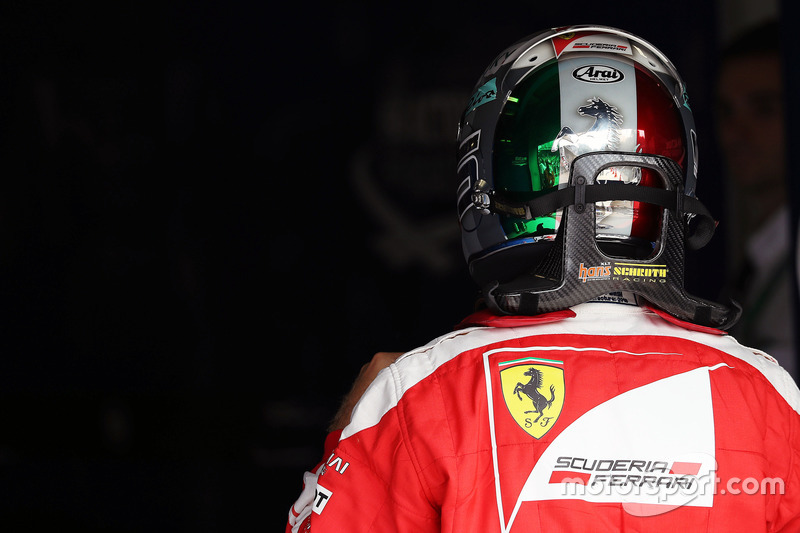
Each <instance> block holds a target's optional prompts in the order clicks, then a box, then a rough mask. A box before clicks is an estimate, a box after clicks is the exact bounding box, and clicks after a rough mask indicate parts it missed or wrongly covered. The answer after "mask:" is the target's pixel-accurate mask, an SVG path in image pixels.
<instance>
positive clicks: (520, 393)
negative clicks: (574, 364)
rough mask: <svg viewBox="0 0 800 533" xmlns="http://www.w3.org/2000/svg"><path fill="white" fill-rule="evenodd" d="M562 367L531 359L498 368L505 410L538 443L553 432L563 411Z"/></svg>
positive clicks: (515, 361) (542, 360)
mask: <svg viewBox="0 0 800 533" xmlns="http://www.w3.org/2000/svg"><path fill="white" fill-rule="evenodd" d="M563 364H564V363H563V362H562V361H554V360H549V359H540V358H532V357H528V358H524V359H515V360H513V361H505V362H501V363H500V364H499V366H500V382H501V384H502V390H503V399H504V400H505V402H506V407H507V408H508V411H509V413H510V414H511V416H512V417H513V418H514V420H515V421H516V422H517V424H519V427H521V428H522V429H523V430H524V431H525V432H527V433H528V434H529V435H530V436H532V437H534V438H536V439H541V438H542V437H543V436H544V435H545V434H546V433H547V432H548V431H550V428H552V427H553V426H554V425H555V423H556V420H558V416H559V415H560V414H561V409H562V408H563V407H564V368H563Z"/></svg>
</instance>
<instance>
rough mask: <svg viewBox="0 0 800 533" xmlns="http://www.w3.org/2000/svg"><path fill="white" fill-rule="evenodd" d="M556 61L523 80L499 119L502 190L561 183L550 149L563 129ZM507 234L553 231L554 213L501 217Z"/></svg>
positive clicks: (497, 164) (497, 161) (498, 183)
mask: <svg viewBox="0 0 800 533" xmlns="http://www.w3.org/2000/svg"><path fill="white" fill-rule="evenodd" d="M558 84H559V82H558V65H557V63H556V61H555V60H554V61H553V62H552V63H551V64H550V65H545V66H543V67H542V68H541V69H537V71H536V72H535V73H534V75H532V76H531V77H530V78H529V79H527V80H525V81H523V82H522V83H521V84H519V85H518V86H517V88H516V89H515V90H514V93H513V94H512V95H511V96H510V97H509V98H508V100H507V102H506V104H505V106H504V108H503V111H502V114H501V116H500V119H499V120H498V123H497V130H496V136H495V146H494V148H495V150H494V154H495V156H494V184H495V188H496V190H498V191H503V192H504V193H507V194H508V195H509V196H510V197H513V196H514V193H525V194H527V196H528V197H530V193H537V192H542V191H546V190H548V189H550V188H552V187H556V186H558V182H559V172H560V161H559V152H558V150H556V151H555V152H554V151H553V150H552V148H553V141H554V139H555V138H556V136H557V135H558V132H559V131H560V127H561V126H560V121H561V110H560V99H559V87H558ZM501 223H502V226H503V230H504V231H505V232H506V235H507V237H508V238H510V239H513V238H516V237H523V236H531V237H540V236H547V235H553V234H554V233H555V231H556V228H557V221H556V214H555V213H551V214H549V215H546V216H541V217H537V218H535V219H533V220H524V219H520V218H515V217H502V221H501Z"/></svg>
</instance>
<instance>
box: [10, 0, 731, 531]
mask: <svg viewBox="0 0 800 533" xmlns="http://www.w3.org/2000/svg"><path fill="white" fill-rule="evenodd" d="M266 4H267V3H266V2H252V3H236V2H234V3H225V5H224V6H223V5H217V4H215V3H212V2H186V3H178V2H166V3H160V4H158V5H156V4H152V5H147V4H145V3H142V2H110V3H107V4H106V5H105V7H98V6H97V5H94V3H90V4H89V5H87V6H86V7H76V6H69V7H67V6H65V5H62V3H56V2H27V3H24V4H23V3H20V5H18V6H8V5H4V7H3V8H2V10H3V12H2V16H1V17H0V21H1V22H0V24H2V32H0V33H1V34H2V35H1V36H0V42H1V43H2V47H0V57H1V58H2V59H1V60H0V69H2V70H0V91H2V93H0V113H1V115H0V120H2V127H0V134H1V135H2V138H1V139H0V155H1V156H2V159H0V162H2V164H3V168H4V171H3V176H2V180H0V187H2V189H0V302H2V305H0V528H2V530H3V531H46V530H61V531H64V530H67V531H69V530H76V531H77V530H80V531H87V532H94V531H107V532H139V531H148V532H154V531H196V532H212V531H242V532H244V531H276V530H277V531H280V530H281V528H282V527H283V524H284V521H285V518H286V514H287V512H288V509H289V506H290V505H291V503H292V502H293V501H294V499H295V497H296V496H297V495H298V494H299V491H300V487H301V480H302V472H303V470H304V469H305V468H309V467H311V466H313V464H314V463H315V462H316V461H317V460H318V459H319V458H320V457H319V456H320V454H321V453H322V442H323V439H324V435H325V425H326V423H327V421H328V420H329V419H330V417H331V416H332V414H333V413H334V411H335V409H336V407H337V404H338V400H339V398H340V397H341V396H342V395H343V394H344V393H345V392H346V391H347V389H348V388H349V385H350V382H351V380H352V378H353V377H354V376H355V374H356V373H357V371H358V369H359V368H360V366H361V364H363V363H364V362H365V361H367V360H368V359H369V358H370V357H371V355H372V353H374V352H375V351H378V350H405V349H410V348H412V347H414V346H417V345H419V344H422V343H424V342H427V341H428V340H430V339H431V338H433V337H435V336H438V335H440V334H442V333H445V332H446V331H447V330H449V329H450V328H452V326H453V325H454V324H455V323H456V322H458V321H459V320H460V318H461V317H463V316H464V315H466V314H467V313H468V312H469V311H470V308H471V305H472V301H473V298H474V296H475V289H474V287H473V286H472V284H471V281H470V280H469V278H468V276H467V274H466V272H465V268H464V267H463V266H462V259H461V256H460V251H459V242H458V232H457V229H456V226H455V223H456V222H455V202H454V195H453V192H454V184H455V177H454V172H453V168H454V161H453V157H454V140H455V134H456V131H455V130H456V124H457V121H458V116H459V113H460V111H461V109H462V106H463V105H464V103H465V102H466V100H467V99H468V97H469V96H470V94H471V89H472V87H473V84H474V83H475V81H476V80H477V78H478V76H479V74H480V73H481V72H482V70H483V68H484V67H485V66H486V65H487V64H488V63H489V62H490V61H491V60H492V59H493V58H494V56H495V55H496V54H497V53H499V52H500V51H501V50H502V49H503V48H505V47H506V46H507V45H509V44H511V43H512V42H514V41H515V40H517V39H518V38H520V37H522V36H524V35H527V34H529V33H532V32H534V31H537V30H540V29H543V28H546V27H550V26H557V25H567V24H575V23H599V24H608V25H614V26H618V27H621V28H624V29H628V30H630V31H633V32H634V33H637V34H639V35H641V36H643V37H644V38H645V39H647V40H649V41H650V42H652V43H653V44H655V45H656V46H658V47H659V48H661V49H662V50H663V51H664V52H665V53H666V54H667V55H668V56H669V57H670V58H671V59H672V60H673V62H674V63H675V64H676V66H677V67H678V69H679V70H680V71H681V73H682V74H683V76H684V78H685V80H686V81H687V84H688V87H689V91H690V95H691V97H692V101H691V103H692V107H693V109H694V111H695V119H696V121H697V125H698V132H699V137H700V179H701V182H700V185H699V191H700V195H701V199H702V200H703V201H704V202H705V203H706V204H707V205H708V206H709V207H710V208H711V210H712V212H714V213H715V214H717V213H718V214H719V216H722V211H723V207H722V206H723V193H722V186H721V183H722V182H721V177H720V176H719V173H718V172H717V170H716V158H717V155H716V148H715V146H714V137H713V122H712V111H713V106H712V104H713V102H712V92H711V82H712V80H713V74H714V67H715V54H716V50H717V46H716V43H717V30H716V25H715V22H714V21H715V15H716V14H715V11H714V5H713V4H712V3H704V2H696V1H689V0H678V1H674V2H670V3H669V8H668V9H667V8H666V7H660V6H656V5H651V7H650V8H647V7H646V3H643V2H618V3H614V4H608V5H604V6H600V5H599V4H597V2H588V1H585V0H580V1H573V2H569V3H568V4H567V3H565V4H563V5H562V6H559V5H558V4H557V3H554V2H532V3H519V4H507V5H506V4H503V5H499V4H498V5H495V4H490V3H464V2H461V3H458V4H456V3H452V4H449V5H447V4H440V3H437V4H432V3H423V2H403V3H397V4H395V5H393V6H392V7H379V6H374V5H373V6H364V5H360V4H356V3H346V4H336V3H302V4H301V3H294V5H286V3H283V4H281V5H277V6H276V5H271V6H267V5H266ZM653 4H655V3H653ZM648 9H649V10H648ZM643 10H644V11H643ZM687 13H691V16H687ZM723 223H724V220H723ZM722 241H723V239H720V238H718V239H716V243H715V244H713V245H712V246H710V247H709V248H708V249H706V250H705V251H703V252H702V253H701V254H700V255H699V256H697V257H696V258H695V259H692V261H697V262H698V264H703V266H704V268H702V269H698V272H700V274H699V275H698V276H696V277H694V278H692V279H690V280H688V285H689V288H690V289H691V290H692V291H693V292H695V293H698V294H700V295H701V296H707V297H711V298H713V297H715V296H716V292H717V291H718V290H719V288H720V283H721V280H722V276H721V275H720V273H721V272H723V271H724V262H723V261H720V260H719V259H720V258H721V257H722V254H723V253H724V250H723V249H722V248H721V247H722V246H723V244H724V243H723V242H722ZM709 265H712V266H709ZM713 265H716V266H713ZM55 528H57V529H55Z"/></svg>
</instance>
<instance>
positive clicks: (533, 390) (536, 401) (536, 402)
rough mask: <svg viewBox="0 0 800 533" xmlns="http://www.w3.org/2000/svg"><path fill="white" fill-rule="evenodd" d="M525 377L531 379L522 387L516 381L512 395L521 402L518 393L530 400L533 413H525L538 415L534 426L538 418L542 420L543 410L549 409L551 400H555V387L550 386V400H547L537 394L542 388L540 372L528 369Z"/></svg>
mask: <svg viewBox="0 0 800 533" xmlns="http://www.w3.org/2000/svg"><path fill="white" fill-rule="evenodd" d="M525 375H526V376H530V378H531V379H529V380H528V382H527V383H525V384H524V385H523V384H522V383H520V382H519V381H518V382H517V386H516V387H514V394H516V395H517V398H519V399H520V400H522V396H521V395H520V392H521V393H523V394H525V396H527V397H528V398H530V399H531V402H533V411H525V413H526V414H530V413H539V416H537V417H536V420H534V421H533V423H534V424H535V423H536V422H538V421H539V419H540V418H542V415H543V414H544V410H545V408H547V409H549V408H550V406H551V405H553V400H555V399H556V387H555V385H550V399H549V400H548V399H547V398H545V397H544V395H543V394H542V393H541V392H539V389H541V388H542V372H541V370H537V369H536V368H534V367H530V368H529V369H528V370H527V371H526V372H525Z"/></svg>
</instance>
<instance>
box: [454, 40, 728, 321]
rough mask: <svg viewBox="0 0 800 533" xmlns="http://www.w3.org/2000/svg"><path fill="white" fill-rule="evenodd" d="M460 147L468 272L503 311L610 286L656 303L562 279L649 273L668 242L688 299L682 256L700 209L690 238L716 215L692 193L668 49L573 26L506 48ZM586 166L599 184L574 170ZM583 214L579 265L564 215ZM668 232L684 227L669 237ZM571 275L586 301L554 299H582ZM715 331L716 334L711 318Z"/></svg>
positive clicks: (690, 123) (693, 175)
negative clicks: (617, 265)
mask: <svg viewBox="0 0 800 533" xmlns="http://www.w3.org/2000/svg"><path fill="white" fill-rule="evenodd" d="M458 147H459V154H458V159H459V161H458V213H459V222H460V226H461V233H462V246H463V251H464V255H465V258H466V259H467V262H468V264H469V270H470V274H471V275H472V277H473V279H475V281H476V282H477V283H478V284H479V285H480V286H481V287H482V288H483V292H484V296H486V297H487V299H488V301H489V304H490V306H492V307H494V308H495V309H496V310H498V311H503V312H515V313H523V314H525V313H530V312H541V311H547V310H553V309H556V308H559V307H561V308H563V307H565V306H569V305H574V304H575V303H580V301H586V300H587V299H591V298H592V297H593V296H596V295H599V294H603V292H604V291H607V290H609V289H614V290H634V292H640V293H642V292H646V293H647V296H648V297H650V298H651V299H658V298H657V297H656V298H652V297H653V294H652V291H651V290H650V289H645V290H644V291H637V290H635V289H638V288H639V286H638V285H636V284H631V283H618V284H616V285H615V284H611V283H604V284H593V285H591V287H592V288H591V289H590V290H587V287H586V286H585V283H586V282H587V279H586V278H585V277H584V278H583V279H581V277H580V273H579V272H577V271H576V272H574V273H570V272H568V270H569V269H570V268H572V267H574V268H575V269H578V268H598V269H600V270H598V272H603V271H605V270H603V269H604V268H605V267H607V266H608V265H609V264H610V263H611V262H612V261H614V260H620V261H633V263H630V262H629V263H626V264H629V265H634V266H635V265H638V264H639V263H640V262H641V264H643V265H653V262H654V261H655V260H658V259H659V258H661V256H662V254H663V252H664V249H665V246H666V244H667V242H668V241H670V240H674V239H679V240H680V243H679V244H675V243H672V244H671V245H670V246H671V247H673V248H675V247H677V246H679V247H680V248H681V254H680V258H679V262H680V266H677V265H672V269H673V271H674V272H673V273H674V274H675V275H676V276H678V277H679V278H680V279H679V280H677V279H676V283H677V284H678V285H679V288H678V292H680V293H681V294H683V276H682V274H683V271H682V269H683V255H682V251H683V245H684V241H685V237H684V234H685V229H686V227H685V226H686V224H687V221H688V220H689V218H691V213H692V212H694V213H695V214H696V213H697V212H700V213H702V217H701V219H703V220H704V223H703V225H702V226H703V229H702V233H703V235H702V236H699V237H698V238H696V239H694V240H695V241H705V240H707V239H708V238H710V236H711V234H712V233H713V220H712V219H710V216H708V213H707V211H705V209H704V208H702V206H701V204H699V202H697V201H696V198H695V185H696V181H697V147H696V134H695V131H694V120H693V118H692V112H691V110H690V109H689V106H688V100H687V96H686V90H685V86H684V83H683V81H682V80H681V78H680V76H679V74H678V72H677V71H676V69H675V67H674V66H673V65H672V63H671V62H670V61H669V59H667V57H666V56H664V54H662V53H661V52H660V51H659V50H657V49H656V48H655V47H653V46H652V45H650V44H649V43H647V42H646V41H644V40H643V39H641V38H639V37H637V36H635V35H632V34H630V33H627V32H624V31H621V30H618V29H614V28H609V27H604V26H572V27H567V28H559V29H551V30H547V31H544V32H541V33H538V34H535V35H533V36H530V37H527V38H525V39H523V40H522V41H520V42H518V43H517V44H515V45H513V46H511V47H510V48H508V49H507V50H505V51H503V52H502V53H501V54H500V55H499V56H498V57H497V58H496V59H495V60H494V61H493V62H492V63H491V64H490V65H489V67H488V68H487V69H486V70H485V72H484V73H483V75H482V76H481V78H480V80H479V81H478V83H477V85H476V88H475V90H474V94H473V96H472V98H471V99H470V101H469V103H468V105H467V107H466V109H465V111H464V114H463V116H462V120H461V123H460V125H459V133H458ZM603 154H605V155H606V156H608V157H600V156H602V155H603ZM589 156H593V157H589ZM582 158H584V163H585V164H584V167H585V169H586V170H592V171H595V170H596V174H595V175H591V176H588V175H587V176H576V175H574V173H575V168H576V167H574V165H575V164H576V163H577V162H578V161H579V160H580V159H582ZM576 178H578V179H579V183H576V181H575V180H576ZM587 185H588V186H589V187H588V188H587ZM621 186H625V187H623V188H620V187H621ZM604 187H605V188H604ZM651 188H652V189H651ZM601 189H602V192H599V191H600V190H601ZM645 189H651V190H649V191H647V190H645ZM586 193H588V196H587V197H584V195H585V194H586ZM598 193H599V194H598ZM689 204H690V205H689ZM586 205H589V206H590V208H591V209H590V211H591V212H590V213H588V214H587V216H591V217H592V221H591V226H592V228H591V237H588V240H590V241H591V242H587V243H583V244H582V245H581V247H580V249H581V250H590V253H589V255H587V256H586V257H585V259H586V262H584V261H581V258H579V257H572V258H571V259H572V260H573V261H565V257H566V255H567V248H568V247H567V246H566V243H565V242H563V241H564V239H566V238H567V237H565V236H564V233H565V231H566V227H565V226H566V218H567V213H568V212H570V210H572V208H573V207H575V208H579V209H580V212H579V214H583V212H584V211H583V209H584V208H585V207H586ZM687 205H689V207H688V208H686V206H687ZM567 206H572V207H570V210H568V209H566V207H567ZM664 208H667V209H664ZM668 210H672V212H671V213H668ZM687 213H689V216H687V215H686V214H687ZM573 216H578V215H573ZM671 219H674V220H671ZM575 224H577V221H576V222H575ZM670 224H678V225H679V227H678V226H676V228H677V229H676V230H675V231H672V230H668V227H669V226H670ZM576 231H577V230H576V229H574V228H573V231H572V232H571V233H569V232H568V236H569V235H572V237H573V238H574V237H575V235H576V233H575V232H576ZM675 232H679V233H680V235H678V234H677V233H675ZM673 234H674V235H673ZM695 237H697V236H695ZM581 238H584V239H587V237H585V236H584V237H581ZM584 244H585V245H586V246H583V245H584ZM694 244H696V245H697V244H698V243H696V242H695V243H694ZM702 244H704V242H701V243H699V245H702ZM695 247H697V246H695ZM577 249H578V248H574V247H573V248H570V250H572V252H570V253H573V254H574V253H576V252H575V250H577ZM595 251H596V252H597V254H595V253H594V252H595ZM591 261H597V262H599V263H602V264H597V265H593V264H592V265H590V264H589V262H591ZM571 262H575V263H576V264H574V265H571ZM578 262H579V263H578ZM562 263H563V264H562ZM662 263H663V261H660V262H659V265H656V266H659V267H660V266H662ZM556 264H558V265H559V266H558V267H557V268H556V267H554V265H556ZM555 270H559V272H555ZM651 270H652V269H651ZM677 271H679V272H677ZM658 272H663V270H659V271H658ZM570 276H572V278H575V279H577V280H578V282H579V283H582V284H583V285H582V286H581V287H580V289H581V290H580V291H578V292H579V293H580V294H579V295H575V294H570V297H568V298H566V299H565V298H563V297H556V296H554V294H555V293H556V292H558V291H559V290H560V291H561V292H564V291H565V290H566V291H568V292H572V293H575V292H576V291H569V290H568V287H570V286H571V283H572V278H571V277H570ZM542 279H546V280H547V282H544V283H542V282H540V280H542ZM604 279H605V278H604ZM508 284H511V285H510V286H511V288H509V285H508ZM673 285H674V284H673ZM498 287H503V289H502V290H498ZM565 287H567V289H565ZM543 293H550V294H544V295H543V296H540V295H542V294H543ZM509 294H510V295H511V297H510V298H509V297H508V295H509ZM523 294H527V295H528V296H530V295H531V294H535V295H537V296H536V298H534V300H535V301H536V302H537V303H536V305H534V306H533V307H531V306H522V307H521V306H520V304H519V302H520V301H521V299H525V300H527V301H528V302H530V301H532V299H531V298H530V297H527V298H522V297H521V295H523ZM562 296H563V295H562ZM546 301H550V303H549V304H548V303H547V302H546ZM692 301H693V302H695V303H696V299H693V300H692ZM556 302H557V303H556ZM700 305H701V306H703V305H705V303H704V302H703V303H700ZM663 307H671V306H668V305H665V306H663ZM672 307H674V306H672ZM705 312H706V311H702V312H701V313H700V314H703V313H705ZM673 314H679V313H673ZM689 314H690V315H691V316H690V317H688V318H692V317H694V316H695V315H697V313H695V312H692V313H689ZM712 314H713V313H712ZM726 316H727V315H726ZM684 318H686V317H684ZM727 320H728V319H727V318H726V319H725V321H726V322H727ZM711 322H714V323H715V325H720V324H719V322H720V319H719V317H717V318H716V319H714V320H712V321H711Z"/></svg>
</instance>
